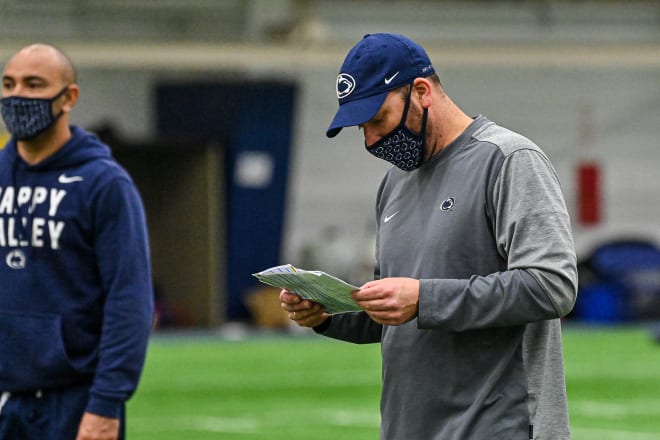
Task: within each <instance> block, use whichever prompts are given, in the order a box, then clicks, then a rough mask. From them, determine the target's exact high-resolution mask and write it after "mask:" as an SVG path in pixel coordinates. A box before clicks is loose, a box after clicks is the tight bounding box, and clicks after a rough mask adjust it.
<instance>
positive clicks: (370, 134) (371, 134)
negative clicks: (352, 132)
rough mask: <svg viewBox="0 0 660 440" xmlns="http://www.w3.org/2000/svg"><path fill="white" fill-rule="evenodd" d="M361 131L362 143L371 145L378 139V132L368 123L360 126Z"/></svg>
mask: <svg viewBox="0 0 660 440" xmlns="http://www.w3.org/2000/svg"><path fill="white" fill-rule="evenodd" d="M362 133H363V134H364V143H365V144H366V145H367V146H370V145H373V144H375V143H376V142H378V141H379V140H380V135H379V134H378V132H377V131H376V130H374V129H373V128H371V127H369V126H368V125H363V126H362Z"/></svg>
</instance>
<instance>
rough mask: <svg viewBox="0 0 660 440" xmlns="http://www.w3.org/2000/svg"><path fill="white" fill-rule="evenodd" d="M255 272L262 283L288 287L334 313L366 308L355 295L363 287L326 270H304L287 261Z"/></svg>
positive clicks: (289, 289)
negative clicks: (361, 306)
mask: <svg viewBox="0 0 660 440" xmlns="http://www.w3.org/2000/svg"><path fill="white" fill-rule="evenodd" d="M253 275H254V276H255V277H256V278H257V279H258V280H259V281H261V282H262V283H265V284H269V285H271V286H275V287H279V288H281V289H286V290H288V291H289V292H291V293H295V294H296V295H298V296H300V297H301V298H303V299H308V300H310V301H314V302H317V303H319V304H321V305H323V307H325V310H326V312H327V313H328V314H330V315H334V314H337V313H346V312H358V311H361V310H362V309H361V308H360V307H359V306H358V305H357V304H356V303H355V302H354V301H353V299H352V298H351V292H353V291H354V290H359V287H356V286H353V285H351V284H349V283H347V282H345V281H342V280H340V279H339V278H336V277H333V276H332V275H328V274H327V273H325V272H322V271H308V270H302V269H297V268H295V267H293V266H292V265H290V264H285V265H282V266H275V267H271V268H269V269H266V270H263V271H261V272H259V273H255V274H253Z"/></svg>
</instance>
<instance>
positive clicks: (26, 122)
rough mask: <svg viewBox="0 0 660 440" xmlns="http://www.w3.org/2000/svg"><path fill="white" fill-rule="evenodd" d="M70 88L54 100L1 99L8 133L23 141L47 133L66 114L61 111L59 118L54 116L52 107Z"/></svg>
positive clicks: (62, 91) (65, 88) (17, 97)
mask: <svg viewBox="0 0 660 440" xmlns="http://www.w3.org/2000/svg"><path fill="white" fill-rule="evenodd" d="M68 88H69V86H66V87H64V88H63V89H62V90H61V91H60V92H59V93H58V94H57V95H55V96H54V97H52V98H24V97H22V96H9V97H7V98H2V99H0V105H2V119H3V120H4V121H5V126H6V127H7V131H9V133H11V134H12V135H13V136H14V137H15V138H16V139H18V140H21V141H26V140H30V139H33V138H34V137H36V136H37V135H39V134H40V133H42V132H43V131H45V130H46V129H47V128H48V127H50V126H51V125H53V124H54V123H55V121H57V119H58V118H59V117H60V116H62V113H64V112H63V111H60V113H59V114H58V115H57V116H53V112H52V110H51V107H52V104H53V102H54V101H55V100H56V99H57V98H59V97H60V96H62V95H63V94H64V93H65V92H66V91H67V89H68Z"/></svg>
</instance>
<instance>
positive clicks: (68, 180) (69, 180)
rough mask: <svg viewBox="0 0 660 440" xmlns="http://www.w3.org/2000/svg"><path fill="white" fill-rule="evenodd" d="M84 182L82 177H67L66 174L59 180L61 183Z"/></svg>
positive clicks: (61, 175)
mask: <svg viewBox="0 0 660 440" xmlns="http://www.w3.org/2000/svg"><path fill="white" fill-rule="evenodd" d="M82 180H83V178H82V177H80V176H67V175H66V174H65V173H62V174H60V177H58V178H57V181H58V182H60V183H73V182H81V181H82Z"/></svg>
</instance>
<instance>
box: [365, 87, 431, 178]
mask: <svg viewBox="0 0 660 440" xmlns="http://www.w3.org/2000/svg"><path fill="white" fill-rule="evenodd" d="M411 93H412V87H411V91H410V93H408V97H407V98H406V107H405V108H404V110H403V116H402V117H401V122H399V125H398V126H397V127H396V128H395V129H394V130H392V131H390V132H389V133H388V134H386V135H385V136H383V137H382V138H381V139H379V140H378V141H377V142H375V143H374V144H372V145H366V144H365V147H366V149H367V151H368V152H369V153H371V154H373V155H374V156H376V157H377V158H379V159H383V160H386V161H388V162H390V163H392V164H394V166H396V167H397V168H400V169H402V170H403V171H412V170H415V169H417V168H419V167H420V166H421V165H422V163H423V162H424V156H425V153H426V151H425V150H426V147H425V145H424V137H425V134H426V119H427V116H428V109H427V108H425V109H424V116H423V117H422V132H421V133H420V134H419V135H417V134H415V133H413V132H411V131H410V130H409V129H408V127H406V117H407V116H408V107H410V95H411Z"/></svg>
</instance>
